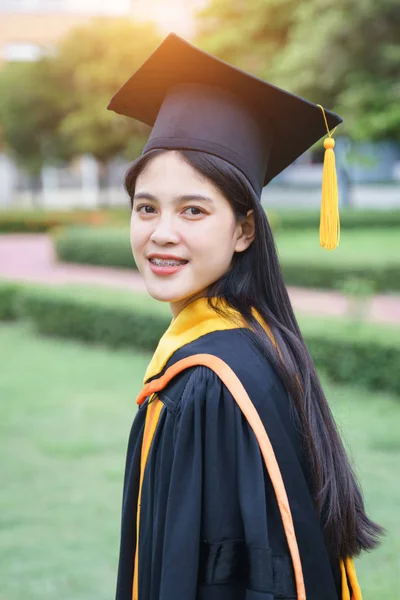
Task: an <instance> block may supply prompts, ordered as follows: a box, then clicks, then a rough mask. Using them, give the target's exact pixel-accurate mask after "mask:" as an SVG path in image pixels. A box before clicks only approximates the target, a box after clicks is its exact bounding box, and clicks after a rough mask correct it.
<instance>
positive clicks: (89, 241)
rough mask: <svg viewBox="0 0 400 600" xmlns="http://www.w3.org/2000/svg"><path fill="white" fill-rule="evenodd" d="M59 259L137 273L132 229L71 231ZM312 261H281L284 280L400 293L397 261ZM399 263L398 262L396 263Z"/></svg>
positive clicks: (61, 238) (59, 241)
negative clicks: (358, 284) (356, 284)
mask: <svg viewBox="0 0 400 600" xmlns="http://www.w3.org/2000/svg"><path fill="white" fill-rule="evenodd" d="M54 244H55V250H56V254H57V257H58V259H59V260H60V261H63V262H71V263H84V264H92V265H104V266H110V267H119V268H128V269H135V268H136V264H135V262H134V259H133V256H132V250H131V247H130V241H129V228H128V227H126V228H125V227H120V228H119V227H114V228H112V227H99V228H97V229H93V228H92V229H91V228H87V227H71V228H68V229H65V230H62V231H59V232H57V235H54ZM317 258H318V257H317ZM317 258H316V259H315V260H313V261H310V260H309V258H308V257H307V258H304V260H303V262H302V260H301V255H300V256H298V257H296V259H291V258H285V257H281V260H280V263H281V266H282V271H283V276H284V279H285V282H286V284H287V285H291V286H298V287H307V288H319V289H335V288H338V287H341V282H343V281H344V280H347V279H357V280H365V281H368V282H369V285H370V286H371V290H372V291H375V292H383V291H397V290H400V260H399V257H393V260H392V261H391V262H386V263H382V264H380V263H378V264H371V263H368V262H367V261H366V262H365V264H360V261H359V260H358V261H357V262H354V263H353V262H352V260H351V258H350V257H349V259H348V261H347V262H345V263H344V262H343V261H341V262H340V264H339V263H335V262H329V263H327V262H326V261H321V260H318V259H317ZM394 259H396V260H397V261H398V262H395V261H394Z"/></svg>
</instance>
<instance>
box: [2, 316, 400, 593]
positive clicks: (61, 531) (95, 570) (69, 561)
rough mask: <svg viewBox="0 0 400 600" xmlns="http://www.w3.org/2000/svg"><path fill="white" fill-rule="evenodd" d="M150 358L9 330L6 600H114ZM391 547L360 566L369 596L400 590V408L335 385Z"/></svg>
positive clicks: (346, 430) (338, 409)
mask: <svg viewBox="0 0 400 600" xmlns="http://www.w3.org/2000/svg"><path fill="white" fill-rule="evenodd" d="M148 360H149V356H148V355H139V354H137V353H134V352H132V351H129V350H128V351H121V350H119V351H116V350H113V351H110V350H109V349H103V348H99V347H97V348H94V347H89V346H85V345H80V344H77V343H75V342H66V341H59V340H54V339H45V338H40V337H37V336H36V335H34V334H32V333H31V332H30V330H29V328H28V327H27V326H26V325H24V324H22V325H21V324H17V325H4V324H2V325H1V326H0V364H1V368H0V398H1V403H0V449H1V450H0V452H1V455H0V458H1V475H2V486H1V493H0V599H1V600H21V599H22V598H29V600H54V599H55V598H57V600H72V599H73V600H95V599H96V600H110V599H111V598H113V597H114V593H115V579H116V569H117V557H118V545H119V527H120V513H121V494H122V478H123V470H124V461H125V451H126V444H127V438H128V434H129V430H130V426H131V421H132V419H133V417H134V414H135V410H136V405H135V397H136V393H137V392H138V391H139V389H140V386H141V379H142V376H143V373H144V370H145V368H146V365H147V362H148ZM326 391H327V394H328V397H329V399H330V400H331V403H332V406H333V410H334V412H335V414H336V416H337V419H338V421H339V423H340V426H341V429H342V431H343V435H344V436H345V439H346V441H347V445H348V446H349V449H350V452H351V454H352V456H353V457H354V460H355V463H356V468H357V472H358V473H359V476H360V480H361V482H362V484H363V487H364V491H365V497H366V504H367V507H368V509H369V513H370V515H371V517H372V518H374V519H375V520H377V521H379V522H380V523H382V524H383V525H384V526H385V527H386V528H387V530H388V536H387V538H386V539H385V542H384V544H383V546H382V547H381V548H380V549H379V550H377V551H374V552H373V553H371V554H369V555H365V556H363V557H362V558H361V559H358V560H357V561H356V567H357V572H358V577H359V580H360V583H361V587H362V590H363V593H364V600H375V599H377V598H390V599H392V598H393V599H394V598H395V597H396V594H398V589H399V586H400V577H399V573H400V536H399V533H400V527H399V521H400V519H399V506H400V481H399V477H398V473H399V464H400V440H399V434H398V431H399V425H400V402H399V400H398V399H395V398H393V397H391V396H388V395H384V394H376V393H369V392H364V391H363V390H354V389H351V390H350V389H348V388H343V387H334V386H332V385H330V386H326Z"/></svg>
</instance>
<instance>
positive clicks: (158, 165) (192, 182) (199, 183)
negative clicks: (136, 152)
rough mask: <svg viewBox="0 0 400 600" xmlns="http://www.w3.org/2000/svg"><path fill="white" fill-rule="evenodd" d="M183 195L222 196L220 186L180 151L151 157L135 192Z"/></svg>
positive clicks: (137, 181) (137, 182) (138, 179)
mask: <svg viewBox="0 0 400 600" xmlns="http://www.w3.org/2000/svg"><path fill="white" fill-rule="evenodd" d="M139 192H148V193H151V194H154V195H157V194H166V193H169V194H171V195H182V194H189V193H190V194H195V193H198V194H200V193H207V194H208V195H211V194H212V196H213V197H219V196H222V194H221V192H220V191H219V190H218V188H217V187H216V186H215V185H214V184H213V183H212V181H210V180H209V179H207V178H206V177H204V176H203V175H202V174H201V173H199V172H198V171H197V170H196V169H194V168H193V167H192V166H191V165H190V164H189V163H187V162H186V161H185V159H184V158H183V157H182V156H181V154H179V152H175V151H168V152H164V153H163V154H160V155H158V156H156V157H154V158H153V159H151V160H150V161H149V162H148V163H147V165H146V167H145V168H144V170H143V171H142V172H141V173H140V175H139V176H138V178H137V180H136V186H135V193H139Z"/></svg>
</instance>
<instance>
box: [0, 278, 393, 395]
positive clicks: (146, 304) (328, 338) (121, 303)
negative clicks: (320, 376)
mask: <svg viewBox="0 0 400 600" xmlns="http://www.w3.org/2000/svg"><path fill="white" fill-rule="evenodd" d="M10 290H12V291H11V293H10ZM0 307H1V309H0V318H7V315H10V314H11V315H14V316H17V317H18V318H25V319H28V320H30V321H31V322H32V323H33V325H34V327H35V328H36V330H37V331H38V332H40V333H42V334H45V335H51V336H57V337H65V338H74V339H77V340H81V341H84V342H92V343H100V344H105V345H107V346H111V347H118V346H131V347H133V348H136V349H138V350H149V351H154V349H155V347H156V346H157V343H158V341H159V339H160V337H161V335H162V334H163V333H164V331H165V330H166V329H167V327H168V325H169V323H170V322H171V313H170V311H169V306H168V305H167V304H164V303H160V302H156V301H154V300H152V299H151V298H149V297H148V296H147V295H145V294H133V293H131V292H127V291H125V290H118V292H116V291H115V290H109V289H108V288H90V289H86V288H82V287H77V286H60V287H57V288H51V287H41V286H37V285H35V286H33V285H30V286H15V285H14V284H9V283H2V282H0ZM4 315H5V317H4ZM299 321H300V326H301V329H302V333H303V336H304V338H305V340H306V343H307V345H308V347H309V349H310V352H311V354H312V356H313V359H314V361H315V364H316V367H317V369H319V370H321V371H323V372H324V373H326V375H327V376H328V377H330V378H331V379H333V380H334V381H335V382H340V383H346V384H354V385H363V386H365V387H367V388H370V389H378V390H380V391H383V390H386V391H388V392H392V393H395V394H398V395H400V375H399V374H400V328H396V327H389V326H386V327H385V326H379V325H376V324H372V323H368V324H367V323H359V324H356V323H352V322H348V321H347V322H346V321H345V320H343V319H332V318H331V319H321V318H310V317H301V318H300V319H299Z"/></svg>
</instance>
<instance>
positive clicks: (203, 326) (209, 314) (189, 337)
mask: <svg viewBox="0 0 400 600" xmlns="http://www.w3.org/2000/svg"><path fill="white" fill-rule="evenodd" d="M213 300H214V301H216V304H217V306H219V307H221V308H223V309H224V312H226V313H227V314H228V315H229V318H228V317H225V316H222V315H219V314H218V313H217V312H215V311H214V310H213V308H211V307H210V306H209V305H208V298H206V297H202V298H197V299H196V300H193V301H192V302H191V303H190V304H188V305H187V306H185V307H184V308H183V309H182V310H181V311H180V313H179V314H178V315H177V316H176V317H175V318H174V319H172V321H171V323H170V325H169V327H168V329H167V331H166V332H165V333H164V334H163V336H162V337H161V339H160V341H159V343H158V346H157V348H156V350H155V352H154V354H153V357H152V359H151V361H150V363H149V365H148V367H147V369H146V373H145V376H144V381H143V382H144V383H146V381H148V380H149V379H151V378H152V377H154V376H156V375H158V373H160V372H161V371H162V369H163V368H164V366H165V365H166V364H167V362H168V360H169V359H170V357H171V356H172V355H173V354H174V352H176V351H177V350H179V348H182V346H185V345H186V344H189V343H190V342H193V341H194V340H197V339H198V338H199V337H201V336H203V335H206V334H207V333H211V332H212V331H223V330H228V329H237V328H240V327H248V325H247V323H246V321H245V319H244V317H243V316H242V314H241V313H239V312H238V311H237V310H235V309H234V308H232V307H231V306H229V305H228V303H227V302H226V301H224V300H223V299H222V298H218V299H217V298H213ZM253 314H254V316H255V317H256V318H257V320H258V321H259V322H260V323H261V324H262V325H263V327H264V329H265V330H266V331H267V333H268V335H271V332H270V330H269V327H268V326H267V325H266V324H265V322H264V321H263V320H262V318H261V317H260V316H259V314H258V313H257V311H255V310H254V309H253Z"/></svg>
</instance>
